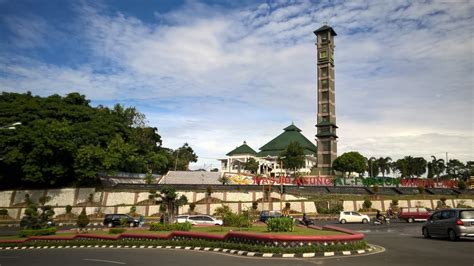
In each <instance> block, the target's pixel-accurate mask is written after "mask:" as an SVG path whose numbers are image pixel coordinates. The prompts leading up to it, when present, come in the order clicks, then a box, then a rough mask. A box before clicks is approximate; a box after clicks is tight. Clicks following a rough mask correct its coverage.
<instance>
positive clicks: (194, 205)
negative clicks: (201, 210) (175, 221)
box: [189, 202, 196, 212]
mask: <svg viewBox="0 0 474 266" xmlns="http://www.w3.org/2000/svg"><path fill="white" fill-rule="evenodd" d="M194 209H196V203H194V202H193V203H190V204H189V211H191V212H193V211H194Z"/></svg>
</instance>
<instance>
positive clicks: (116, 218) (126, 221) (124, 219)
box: [103, 214, 140, 227]
mask: <svg viewBox="0 0 474 266" xmlns="http://www.w3.org/2000/svg"><path fill="white" fill-rule="evenodd" d="M103 223H104V225H105V226H107V227H114V226H121V225H127V226H130V227H137V226H138V225H139V224H140V221H138V220H137V219H135V218H133V217H132V216H130V215H128V214H106V215H105V217H104V222H103Z"/></svg>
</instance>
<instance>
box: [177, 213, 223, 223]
mask: <svg viewBox="0 0 474 266" xmlns="http://www.w3.org/2000/svg"><path fill="white" fill-rule="evenodd" d="M186 221H187V222H190V223H191V224H192V225H223V224H224V222H223V221H222V220H219V219H216V218H214V217H212V216H209V215H190V216H189V217H188V218H187V219H186Z"/></svg>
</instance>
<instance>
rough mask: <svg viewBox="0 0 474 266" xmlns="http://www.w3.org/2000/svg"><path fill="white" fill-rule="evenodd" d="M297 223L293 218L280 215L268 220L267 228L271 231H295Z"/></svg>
mask: <svg viewBox="0 0 474 266" xmlns="http://www.w3.org/2000/svg"><path fill="white" fill-rule="evenodd" d="M294 227H295V223H294V222H293V219H292V218H289V217H278V218H271V219H268V220H267V230H268V231H269V232H293V230H294Z"/></svg>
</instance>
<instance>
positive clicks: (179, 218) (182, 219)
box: [176, 215, 189, 224]
mask: <svg viewBox="0 0 474 266" xmlns="http://www.w3.org/2000/svg"><path fill="white" fill-rule="evenodd" d="M188 217H189V215H178V216H176V222H177V223H179V224H181V223H185V222H186V221H187V220H188Z"/></svg>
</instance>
